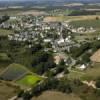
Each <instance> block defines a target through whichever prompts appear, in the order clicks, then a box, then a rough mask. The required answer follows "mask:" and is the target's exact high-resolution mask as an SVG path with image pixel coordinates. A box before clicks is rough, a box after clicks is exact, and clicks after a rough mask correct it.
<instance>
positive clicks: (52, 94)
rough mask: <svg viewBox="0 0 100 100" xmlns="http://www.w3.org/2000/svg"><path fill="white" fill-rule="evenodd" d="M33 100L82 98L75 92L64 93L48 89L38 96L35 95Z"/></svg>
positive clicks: (72, 99)
mask: <svg viewBox="0 0 100 100" xmlns="http://www.w3.org/2000/svg"><path fill="white" fill-rule="evenodd" d="M32 100H81V98H80V97H78V96H77V95H75V94H68V95H67V94H64V93H61V92H55V91H46V92H44V93H43V94H41V95H40V96H38V97H33V98H32Z"/></svg>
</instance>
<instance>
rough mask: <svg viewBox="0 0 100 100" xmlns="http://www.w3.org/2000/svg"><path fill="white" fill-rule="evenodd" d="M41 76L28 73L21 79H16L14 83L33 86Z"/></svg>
mask: <svg viewBox="0 0 100 100" xmlns="http://www.w3.org/2000/svg"><path fill="white" fill-rule="evenodd" d="M41 80H42V78H41V77H39V76H38V75H36V74H28V75H25V76H23V77H22V78H21V79H18V80H16V83H17V84H19V85H23V86H28V87H31V86H34V85H36V83H37V82H39V81H41Z"/></svg>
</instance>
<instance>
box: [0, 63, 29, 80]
mask: <svg viewBox="0 0 100 100" xmlns="http://www.w3.org/2000/svg"><path fill="white" fill-rule="evenodd" d="M28 73H30V71H29V70H28V69H26V68H25V67H24V66H22V65H20V64H11V65H9V66H8V67H7V68H6V69H5V70H4V71H3V72H2V73H1V75H0V78H1V79H3V80H9V81H13V80H16V79H18V78H20V77H22V76H23V75H26V74H28Z"/></svg>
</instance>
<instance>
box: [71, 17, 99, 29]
mask: <svg viewBox="0 0 100 100" xmlns="http://www.w3.org/2000/svg"><path fill="white" fill-rule="evenodd" d="M70 25H72V26H73V27H75V28H78V27H86V28H89V27H93V28H96V29H98V28H100V19H99V20H96V19H92V20H90V19H88V20H79V21H72V22H70Z"/></svg>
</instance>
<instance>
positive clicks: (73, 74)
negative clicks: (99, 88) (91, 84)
mask: <svg viewBox="0 0 100 100" xmlns="http://www.w3.org/2000/svg"><path fill="white" fill-rule="evenodd" d="M67 77H68V78H69V79H80V80H87V81H90V80H95V79H97V78H98V77H100V63H97V64H94V65H93V66H92V68H91V67H89V68H87V69H86V70H84V71H79V70H74V69H73V70H71V71H70V73H69V74H68V76H67Z"/></svg>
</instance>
